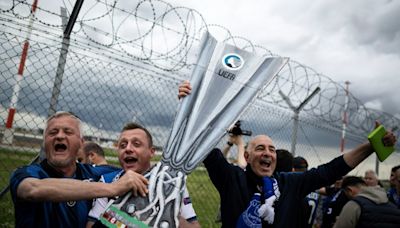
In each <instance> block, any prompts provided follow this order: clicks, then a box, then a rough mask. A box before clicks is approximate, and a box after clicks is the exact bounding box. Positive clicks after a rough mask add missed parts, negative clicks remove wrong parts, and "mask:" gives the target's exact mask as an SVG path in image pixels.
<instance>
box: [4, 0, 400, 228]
mask: <svg viewBox="0 0 400 228" xmlns="http://www.w3.org/2000/svg"><path fill="white" fill-rule="evenodd" d="M45 2H46V1H39V2H38V6H37V8H36V12H34V11H33V10H32V2H31V1H9V2H7V3H2V5H0V7H1V8H0V12H1V14H0V89H1V93H0V139H1V141H0V174H1V175H0V188H1V189H5V188H6V187H7V186H8V181H9V179H8V178H9V176H10V174H11V173H12V171H13V170H14V169H15V168H16V167H18V166H21V165H26V164H29V163H30V162H31V161H32V159H33V158H34V157H35V156H36V155H37V154H38V153H39V151H40V147H41V144H42V134H43V128H44V123H45V119H46V117H47V116H48V114H49V113H50V112H51V110H52V109H55V110H66V111H71V112H73V113H75V114H77V115H78V116H79V117H80V118H81V119H82V121H83V123H84V135H85V138H86V139H88V140H92V141H96V142H98V143H99V144H100V145H101V146H103V147H104V148H108V149H109V150H111V151H112V150H113V143H114V141H115V139H116V138H117V136H118V133H119V131H120V129H121V128H122V126H123V125H124V123H126V122H128V121H136V122H138V123H140V124H142V125H144V126H146V127H147V128H148V129H149V130H150V132H151V133H152V135H153V137H154V143H155V145H156V147H157V148H158V152H159V153H162V147H163V146H164V144H165V143H166V140H167V137H168V134H169V130H170V127H171V126H172V123H173V120H174V114H175V111H176V109H177V106H178V102H179V101H178V99H177V88H178V84H179V83H180V82H181V81H182V80H184V79H189V78H190V72H191V69H192V68H193V66H194V64H195V59H196V53H197V44H198V43H199V39H200V36H201V33H202V31H204V30H209V31H210V32H211V33H212V34H213V35H215V36H217V38H218V39H219V40H221V41H226V42H229V43H233V44H235V45H237V46H239V47H240V48H244V49H247V50H249V51H252V52H256V53H258V54H259V55H274V54H272V53H271V52H270V51H269V50H268V49H266V48H264V47H260V46H257V45H254V44H252V43H251V42H250V41H248V40H247V39H245V38H242V37H236V36H232V35H231V34H230V32H229V30H227V29H225V28H224V27H222V26H219V25H207V23H205V21H204V20H203V18H202V17H201V14H199V13H198V12H197V11H195V10H193V9H187V8H184V7H174V6H172V5H170V4H169V3H167V2H163V1H111V2H109V1H101V0H97V1H85V4H84V7H83V9H82V10H81V13H80V16H79V17H78V21H77V22H76V25H75V28H74V30H73V33H72V34H71V39H70V44H69V49H68V54H67V57H66V65H65V67H64V72H63V73H62V74H61V76H62V81H61V82H56V80H55V78H56V74H57V73H56V72H57V69H58V68H59V59H60V53H61V52H62V42H63V35H62V34H63V25H62V22H61V21H62V20H61V14H60V7H61V6H62V7H65V8H66V9H67V11H68V12H71V11H72V8H73V6H71V5H69V3H68V2H64V1H51V4H47V3H48V2H47V3H45ZM30 22H31V23H32V25H30ZM25 43H29V48H28V52H27V56H26V62H25V65H24V66H23V74H21V72H20V65H21V61H22V60H21V56H22V55H23V54H22V53H23V51H24V44H25ZM64 51H65V50H64ZM57 83H58V84H57ZM317 87H319V88H320V92H318V93H317V94H316V95H315V96H314V97H312V98H311V100H310V102H309V103H307V105H305V106H304V108H303V109H302V110H301V111H300V112H299V113H298V115H297V116H296V115H295V113H294V112H293V111H292V109H291V107H290V105H288V102H287V101H285V97H287V98H288V99H289V100H290V102H291V104H292V105H293V106H295V107H297V106H299V105H300V104H301V103H302V102H303V101H304V100H305V99H306V98H307V97H309V96H310V95H311V94H312V93H313V91H314V90H315V89H316V88H317ZM57 88H60V89H59V94H58V96H57V99H56V101H57V102H56V106H55V107H52V105H51V100H52V98H53V99H54V90H55V89H57ZM346 97H347V99H348V102H347V105H345V103H346V102H345V101H346ZM12 109H15V115H14V116H13V118H12V120H11V122H10V110H12ZM345 111H346V112H347V114H348V123H347V135H346V141H345V142H346V143H345V148H346V149H347V150H348V149H351V148H354V147H355V146H356V145H357V144H359V143H361V142H364V141H365V140H366V135H367V134H368V132H369V131H370V130H371V129H372V128H373V122H374V120H375V119H380V120H381V121H382V123H383V124H384V125H385V126H388V127H396V126H398V125H399V124H400V120H399V119H397V118H395V117H394V116H392V115H390V114H387V113H382V112H380V111H376V110H370V109H367V108H365V107H364V106H363V105H362V103H361V102H360V101H358V100H357V99H356V98H355V97H354V96H353V95H352V94H349V95H348V96H346V89H345V88H344V87H343V86H342V85H340V84H338V83H336V82H334V81H332V80H331V79H329V77H327V76H324V75H322V74H320V73H317V72H316V71H315V70H313V69H312V68H309V67H307V66H304V65H302V64H300V63H298V62H295V61H290V62H289V63H288V64H287V65H286V66H285V67H284V69H283V70H282V71H281V72H280V74H279V76H278V77H277V78H276V79H275V80H274V81H273V82H272V83H271V84H269V85H267V86H266V87H265V88H264V89H263V90H262V91H261V93H260V95H259V97H258V98H257V99H256V101H255V102H254V103H253V104H251V105H250V107H249V108H248V110H247V111H246V112H245V113H244V114H243V116H242V117H241V120H242V128H243V129H248V130H251V131H252V132H253V135H256V134H268V135H270V136H271V137H272V138H273V139H274V141H275V143H276V146H277V148H283V149H288V150H291V151H292V152H294V153H295V154H296V155H299V156H303V157H305V158H306V159H307V160H308V162H309V164H310V166H311V167H315V166H317V165H319V164H322V163H325V162H327V161H329V160H330V159H332V158H334V157H336V156H338V155H339V154H340V148H339V145H340V142H341V134H342V125H343V113H344V112H345ZM296 119H297V120H298V125H297V131H296V132H297V134H293V132H294V129H295V127H296V126H295V122H296V121H295V120H296ZM10 124H11V126H10ZM248 139H249V138H248V137H247V136H246V137H245V140H246V141H247V140H248ZM293 140H296V143H295V144H294V145H295V147H293V145H292V142H293ZM225 143H226V139H223V140H221V142H220V143H219V145H218V146H219V147H222V146H223V145H224V144H225ZM398 146H399V145H397V147H398ZM397 152H398V151H397ZM231 156H233V157H234V156H235V150H233V151H231ZM399 158H400V156H399V153H394V155H392V159H388V160H386V161H385V162H383V163H380V164H379V177H380V178H381V179H387V178H388V177H389V175H390V168H391V167H392V166H394V165H398V164H399V161H400V159H399ZM366 169H375V156H370V158H368V159H367V160H366V161H365V162H363V163H362V164H361V165H360V166H359V167H358V168H357V169H356V170H354V171H353V174H356V175H363V172H364V171H365V170H366ZM188 187H189V191H190V193H191V197H192V201H193V203H194V206H195V209H196V212H197V214H198V217H199V220H200V222H201V224H202V225H203V226H204V227H212V226H218V224H217V223H215V219H216V214H217V209H218V205H219V197H218V193H217V192H216V190H215V188H214V187H213V186H212V184H211V182H210V180H209V179H208V175H207V172H206V171H205V170H204V167H202V166H201V165H200V166H199V168H198V169H196V170H195V171H194V172H193V173H192V174H190V175H189V177H188ZM3 198H4V199H0V203H1V205H0V206H1V208H2V209H1V210H2V212H1V214H5V215H6V217H8V218H11V219H12V214H13V209H12V204H11V203H10V202H5V201H7V200H8V201H9V196H7V197H3ZM9 221H10V222H9V223H10V224H12V220H9Z"/></svg>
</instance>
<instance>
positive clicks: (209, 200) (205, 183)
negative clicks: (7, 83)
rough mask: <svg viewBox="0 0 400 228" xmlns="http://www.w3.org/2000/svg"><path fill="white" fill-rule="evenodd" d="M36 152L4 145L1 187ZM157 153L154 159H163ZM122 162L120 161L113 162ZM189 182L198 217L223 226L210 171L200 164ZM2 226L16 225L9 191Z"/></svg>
mask: <svg viewBox="0 0 400 228" xmlns="http://www.w3.org/2000/svg"><path fill="white" fill-rule="evenodd" d="M106 154H107V156H116V153H115V152H113V151H111V150H110V151H107V152H106ZM35 156H36V154H34V153H32V152H26V151H14V150H9V149H3V148H0V188H1V190H3V188H4V187H6V186H7V185H8V182H9V177H10V174H11V173H12V171H13V170H14V169H15V168H17V167H20V166H23V165H26V164H29V163H30V162H31V161H32V159H33V158H34V157H35ZM159 159H160V157H159V156H157V157H156V158H155V159H154V161H157V160H159ZM110 163H111V164H113V165H118V161H117V160H116V161H112V162H110ZM187 186H188V189H189V193H190V197H191V199H192V203H193V205H194V208H195V211H196V214H197V217H198V220H199V222H200V224H201V225H202V226H203V227H219V226H220V223H215V222H214V221H215V218H216V215H217V209H218V205H219V196H218V192H217V191H216V189H215V188H214V186H213V185H212V183H211V181H210V180H209V178H208V174H207V171H205V170H204V169H202V168H198V169H196V170H195V171H193V172H192V173H191V174H190V175H189V176H188V178H187ZM0 221H1V224H0V227H14V208H13V204H12V200H11V195H10V193H9V192H7V194H5V195H4V196H3V197H2V198H0Z"/></svg>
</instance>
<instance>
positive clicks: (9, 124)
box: [2, 0, 38, 145]
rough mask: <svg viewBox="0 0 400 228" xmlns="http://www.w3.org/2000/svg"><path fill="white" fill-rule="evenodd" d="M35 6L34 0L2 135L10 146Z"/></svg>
mask: <svg viewBox="0 0 400 228" xmlns="http://www.w3.org/2000/svg"><path fill="white" fill-rule="evenodd" d="M37 4H38V0H34V1H33V4H32V9H31V10H32V12H31V14H30V15H29V24H28V32H27V35H26V38H25V41H24V46H23V48H22V54H21V60H20V62H19V67H18V72H17V75H16V78H15V80H16V83H15V85H14V88H13V93H12V95H11V102H10V108H9V109H8V116H7V121H6V124H5V126H6V128H5V130H4V133H3V139H2V143H4V144H9V145H12V143H13V140H14V128H13V123H14V115H15V113H16V111H17V110H16V109H17V104H18V98H19V91H20V90H21V81H22V79H23V75H24V69H25V62H26V58H27V57H28V49H29V40H30V37H31V34H32V29H33V21H34V18H35V13H36V9H37Z"/></svg>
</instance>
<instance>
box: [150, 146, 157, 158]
mask: <svg viewBox="0 0 400 228" xmlns="http://www.w3.org/2000/svg"><path fill="white" fill-rule="evenodd" d="M155 154H156V149H155V148H154V147H151V149H150V157H151V158H152V157H154V155H155Z"/></svg>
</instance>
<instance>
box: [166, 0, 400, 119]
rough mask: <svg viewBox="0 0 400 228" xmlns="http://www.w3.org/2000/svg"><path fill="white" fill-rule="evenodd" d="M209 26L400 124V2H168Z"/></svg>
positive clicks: (202, 0) (244, 0)
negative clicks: (311, 73)
mask: <svg viewBox="0 0 400 228" xmlns="http://www.w3.org/2000/svg"><path fill="white" fill-rule="evenodd" d="M168 2H171V3H172V4H173V5H177V6H179V5H180V6H186V7H190V8H193V9H196V10H197V11H199V12H200V13H201V14H202V15H203V17H204V19H205V21H206V22H207V24H220V25H222V26H224V27H226V28H228V29H229V30H230V31H231V32H232V34H233V35H237V36H242V37H245V38H248V39H249V40H251V41H252V42H253V43H254V44H259V45H262V46H264V47H266V48H268V49H269V50H271V51H272V52H273V53H275V54H278V55H281V56H288V57H290V58H291V59H293V60H296V61H298V62H300V63H302V64H305V65H307V66H309V67H311V68H313V69H315V70H316V71H317V72H320V73H322V74H324V75H326V76H328V77H330V78H332V79H333V80H334V81H336V82H340V83H344V81H346V80H349V81H350V83H351V84H350V92H351V93H353V95H354V96H355V97H357V98H358V99H360V100H361V101H362V102H364V104H366V105H367V107H369V108H374V109H379V110H382V111H385V112H388V113H390V114H393V115H396V116H397V117H398V118H400V99H399V98H398V97H399V95H398V94H397V92H396V91H398V90H399V89H400V73H399V72H400V1H391V0H352V1H338V0H324V1H317V0H295V1H293V0H230V1H222V0H201V1H200V0H168Z"/></svg>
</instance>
